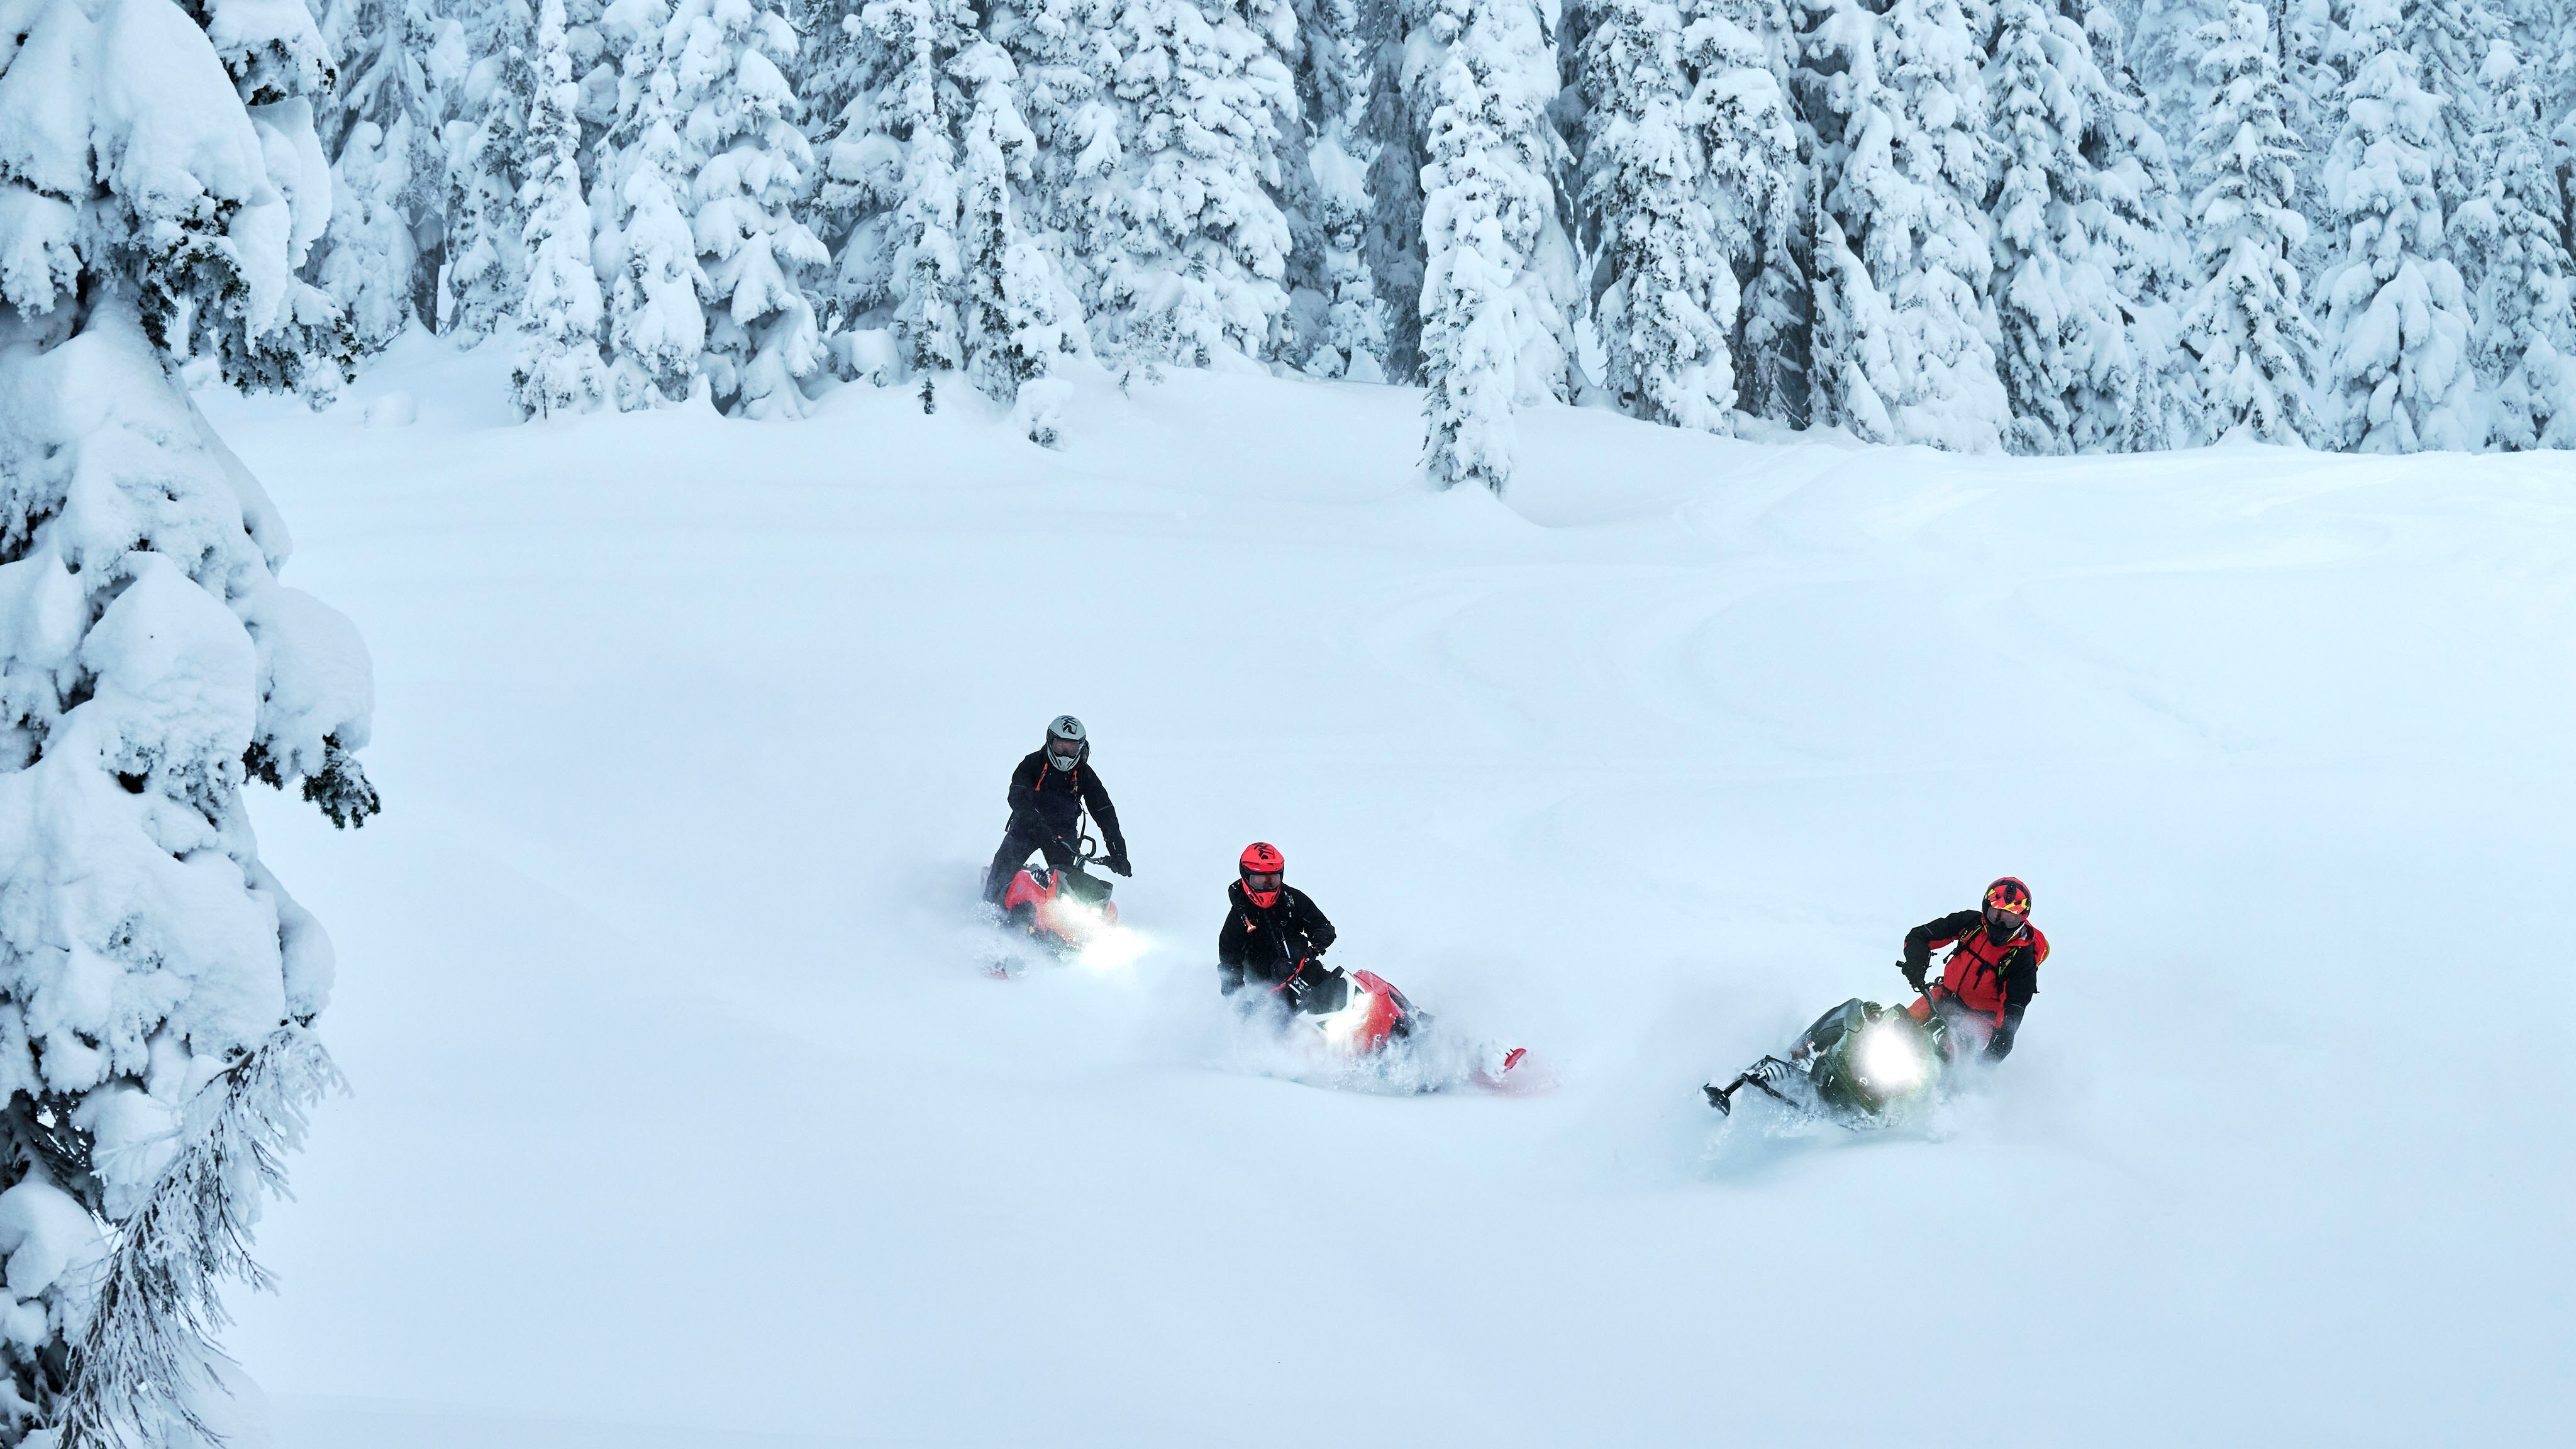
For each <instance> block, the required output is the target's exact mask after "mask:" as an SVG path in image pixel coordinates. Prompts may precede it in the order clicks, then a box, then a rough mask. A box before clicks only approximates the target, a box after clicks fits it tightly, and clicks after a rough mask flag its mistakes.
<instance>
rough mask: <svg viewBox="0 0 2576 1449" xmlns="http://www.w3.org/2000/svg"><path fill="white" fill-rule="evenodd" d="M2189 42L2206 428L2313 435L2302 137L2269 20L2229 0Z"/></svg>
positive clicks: (2192, 335)
mask: <svg viewBox="0 0 2576 1449" xmlns="http://www.w3.org/2000/svg"><path fill="white" fill-rule="evenodd" d="M2195 43H2196V44H2197V45H2198V46H2199V49H2200V62H2199V65H2200V73H2201V78H2202V92H2201V96H2202V99H2201V103H2200V105H2199V107H2198V108H2197V109H2198V111H2199V114H2200V116H2201V126H2200V132H2199V135H2198V137H2197V139H2196V141H2195V143H2194V144H2195V149H2196V151H2197V153H2198V155H2199V156H2200V158H2201V159H2200V166H2199V170H2198V172H2197V173H2196V175H2195V176H2194V178H2193V179H2194V180H2195V181H2197V182H2198V183H2199V184H2200V192H2199V195H2198V196H2197V198H2196V199H2195V200H2194V201H2193V203H2192V254H2193V256H2194V257H2195V259H2196V260H2197V262H2198V265H2199V269H2200V275H2201V278H2202V281H2201V283H2200V286H2199V288H2198V289H2197V291H2196V292H2195V293H2194V294H2193V296H2192V298H2191V300H2190V302H2189V304H2188V305H2187V306H2186V307H2185V308H2184V312H2183V322H2182V325H2183V345H2184V347H2186V348H2187V349H2188V350H2189V351H2190V352H2191V354H2192V355H2193V356H2194V357H2195V358H2196V359H2197V360H2198V363H2199V368H2200V374H2201V387H2202V396H2203V408H2204V422H2203V428H2204V430H2205V431H2206V432H2207V433H2208V435H2209V436H2211V437H2220V436H2224V435H2226V434H2228V433H2230V432H2232V431H2234V430H2236V429H2239V428H2242V429H2245V430H2246V431H2247V432H2248V433H2250V434H2251V436H2253V437H2255V438H2257V439H2259V440H2261V441H2264V442H2270V443H2296V442H2301V441H2304V440H2306V439H2309V438H2315V437H2319V436H2320V435H2321V429H2320V426H2319V424H2318V421H2317V418H2316V415H2315V413H2314V412H2313V411H2312V410H2311V408H2310V406H2309V401H2308V394H2309V390H2310V379H2311V378H2312V377H2313V375H2314V374H2313V372H2312V370H2311V367H2310V363H2309V358H2310V356H2311V355H2312V353H2313V351H2314V349H2315V348H2316V347H2317V345H2318V342H2319V339H2318V336H2317V330H2316V326H2315V324H2314V323H2313V322H2311V321H2310V320H2309V318H2308V313H2307V308H2306V306H2305V305H2304V303H2303V301H2302V287H2301V283H2300V279H2299V273H2298V269H2297V268H2296V267H2295V266H2294V265H2293V264H2292V261H2291V257H2292V256H2293V254H2294V253H2295V252H2296V250H2297V248H2298V246H2299V244H2300V243H2301V242H2302V241H2303V240H2304V239H2305V236H2306V233H2307V218H2305V217H2304V216H2302V215H2300V213H2299V211H2298V208H2297V205H2296V202H2297V191H2298V167H2299V144H2298V137H2297V136H2296V135H2294V134H2293V133H2292V132H2291V130H2290V124H2289V115H2288V112H2289V103H2288V99H2287V97H2286V96H2285V95H2284V94H2283V86H2282V80H2281V60H2280V52H2279V51H2278V49H2276V47H2275V42H2274V38H2273V30H2272V22H2271V17H2270V15H2269V14H2267V13H2266V12H2265V10H2264V7H2263V5H2262V4H2261V3H2260V0H2235V3H2234V6H2233V7H2232V8H2231V9H2230V10H2229V12H2228V14H2227V17H2226V18H2225V19H2223V20H2220V21H2216V22H2213V23H2211V24H2209V25H2207V26H2204V27H2202V29H2201V31H2200V34H2199V35H2198V36H2197V37H2196V38H2195Z"/></svg>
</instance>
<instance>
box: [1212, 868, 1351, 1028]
mask: <svg viewBox="0 0 2576 1449" xmlns="http://www.w3.org/2000/svg"><path fill="white" fill-rule="evenodd" d="M1287 871H1288V860H1287V857H1285V856H1283V855H1281V854H1280V853H1279V848H1278V847H1277V846H1275V845H1272V844H1270V843H1269V842H1267V841H1259V840H1256V841H1254V842H1253V843H1252V844H1250V845H1247V846H1245V847H1244V848H1243V855H1242V858H1241V859H1240V860H1239V861H1237V862H1236V871H1235V876H1236V879H1235V881H1234V883H1233V884H1232V885H1229V886H1227V887H1226V888H1225V900H1226V914H1225V926H1224V928H1223V929H1221V930H1219V931H1218V932H1217V933H1216V962H1217V972H1218V976H1219V979H1220V984H1221V985H1222V986H1223V987H1224V989H1225V994H1226V995H1228V996H1232V995H1234V994H1235V993H1236V992H1238V991H1240V990H1242V989H1243V988H1244V987H1246V986H1258V987H1261V988H1263V989H1264V990H1265V991H1267V992H1269V993H1270V994H1271V995H1273V996H1276V997H1277V998H1278V999H1279V1001H1280V1003H1281V1004H1282V1005H1284V1006H1286V1007H1287V1008H1288V1009H1289V1010H1291V1011H1295V1010H1298V1009H1300V1008H1306V1009H1314V1010H1331V1009H1333V1007H1334V1006H1335V1005H1337V1004H1338V1003H1337V1002H1335V1001H1334V998H1335V997H1337V996H1339V995H1342V994H1343V993H1344V992H1346V991H1347V989H1348V988H1347V986H1346V984H1345V983H1344V982H1343V980H1342V973H1341V972H1339V971H1337V970H1335V969H1333V968H1332V967H1330V966H1327V965H1325V964H1324V948H1325V947H1327V946H1330V945H1332V944H1333V923H1332V922H1330V921H1328V920H1325V919H1324V913H1323V912H1322V911H1319V910H1317V909H1315V902H1314V899H1313V898H1312V897H1310V896H1308V895H1307V894H1306V893H1305V892H1304V891H1301V890H1299V889H1297V888H1296V887H1295V886H1292V885H1290V884H1288V883H1287V881H1286V880H1285V879H1284V877H1285V876H1286V874H1287ZM1336 987H1341V988H1342V990H1341V991H1337V990H1335V989H1334V988H1336Z"/></svg>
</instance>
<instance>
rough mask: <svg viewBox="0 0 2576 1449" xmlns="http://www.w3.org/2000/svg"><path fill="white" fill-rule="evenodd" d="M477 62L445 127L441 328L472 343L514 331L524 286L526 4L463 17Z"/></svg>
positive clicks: (491, 0)
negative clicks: (444, 293)
mask: <svg viewBox="0 0 2576 1449" xmlns="http://www.w3.org/2000/svg"><path fill="white" fill-rule="evenodd" d="M465 20H466V24H465V35H466V47H467V50H468V52H469V53H471V54H472V55H473V56H474V62H473V65H472V66H471V68H469V69H468V70H467V72H466V74H465V78H464V80H462V81H461V82H459V83H458V86H457V101H456V109H455V116H456V118H455V119H454V120H451V121H450V122H449V123H448V125H447V134H446V141H447V205H446V212H447V283H446V291H447V297H446V299H445V301H444V306H445V308H446V312H447V320H446V325H445V327H444V328H443V329H442V330H444V331H448V332H452V333H454V334H455V335H456V336H457V338H458V340H459V341H461V342H462V343H464V344H466V345H469V346H470V345H472V344H473V343H475V342H478V341H480V340H482V339H483V338H485V337H489V336H491V335H492V334H493V333H494V332H496V331H500V330H503V329H505V328H507V327H509V326H510V325H511V323H512V320H513V319H515V318H516V317H517V316H518V314H519V302H520V298H521V296H522V294H523V293H524V292H525V291H526V290H527V284H528V256H527V240H526V238H527V231H528V217H527V212H526V210H525V207H524V198H525V196H526V192H527V180H528V143H527V127H528V104H529V101H530V99H531V98H532V96H533V94H534V92H535V90H536V78H535V77H536V72H535V70H534V68H533V66H532V64H531V62H530V57H529V47H530V45H531V44H532V42H533V41H534V38H535V28H536V25H535V18H534V16H533V15H532V14H531V12H530V11H529V9H528V6H527V3H526V0H474V3H473V4H472V6H471V8H470V9H469V10H468V11H467V13H466V16H465Z"/></svg>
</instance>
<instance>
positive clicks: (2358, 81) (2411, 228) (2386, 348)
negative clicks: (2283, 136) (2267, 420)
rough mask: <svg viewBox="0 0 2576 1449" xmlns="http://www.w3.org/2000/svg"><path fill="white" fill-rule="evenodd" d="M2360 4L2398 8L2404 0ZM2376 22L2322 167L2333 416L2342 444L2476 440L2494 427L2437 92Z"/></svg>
mask: <svg viewBox="0 0 2576 1449" xmlns="http://www.w3.org/2000/svg"><path fill="white" fill-rule="evenodd" d="M2353 3H2354V5H2355V7H2356V9H2360V8H2362V7H2366V6H2383V7H2386V9H2387V10H2392V11H2393V10H2395V9H2396V7H2397V3H2398V0H2353ZM2356 33H2359V32H2358V28H2356ZM2367 33H2368V34H2373V35H2377V36H2379V37H2381V42H2380V43H2381V48H2378V49H2375V50H2366V51H2364V52H2362V53H2360V56H2359V59H2358V60H2357V61H2356V63H2355V68H2354V72H2353V76H2352V79H2351V80H2350V81H2349V82H2347V83H2346V84H2345V86H2344V88H2343V94H2342V100H2343V117H2344V119H2343V128H2342V131H2341V132H2340V134H2338V135H2337V136H2336V137H2335V141H2334V145H2333V148H2332V150H2330V151H2329V152H2328V153H2327V156H2326V162H2325V167H2324V173H2323V175H2324V182H2325V189H2326V195H2327V198H2328V200H2329V201H2330V202H2331V203H2332V205H2333V206H2334V207H2335V209H2336V212H2337V213H2338V215H2339V216H2340V218H2341V220H2342V224H2343V244H2342V246H2341V247H2340V249H2339V255H2338V257H2337V259H2336V261H2335V262H2334V264H2333V265H2332V266H2331V267H2330V268H2329V269H2328V271H2327V272H2326V274H2325V276H2324V278H2323V279H2322V284H2321V291H2322V296H2323V300H2324V303H2325V309H2326V321H2325V328H2324V331H2325V358H2324V366H2323V369H2322V376H2321V377H2320V378H2319V386H2320V389H2321V391H2322V392H2323V394H2324V395H2325V396H2326V397H2327V398H2329V399H2331V403H2330V405H2329V406H2328V408H2327V410H2326V411H2327V416H2326V423H2327V426H2328V427H2329V428H2330V429H2331V430H2332V434H2331V435H2332V436H2333V438H2334V439H2335V441H2336V442H2337V443H2338V444H2339V445H2340V446H2343V447H2348V448H2354V449H2359V450H2362V451H2367V452H2402V453H2411V452H2414V451H2416V450H2418V449H2422V448H2473V447H2476V446H2478V445H2479V444H2480V443H2481V442H2483V441H2484V438H2485V428H2484V426H2483V420H2482V419H2481V418H2480V417H2479V415H2478V400H2477V395H2476V394H2477V389H2476V373H2475V371H2474V370H2473V369H2472V368H2471V367H2470V366H2469V358H2468V345H2469V329H2470V320H2471V319H2470V316H2469V311H2468V301H2467V298H2466V296H2465V295H2464V292H2463V287H2462V284H2461V279H2460V273H2459V269H2458V268H2457V267H2455V266H2453V265H2452V263H2451V261H2450V260H2449V257H2448V254H2447V252H2448V249H2447V245H2446V239H2445V235H2444V230H2443V223H2444V213H2443V207H2442V198H2441V193H2440V187H2439V183H2438V180H2437V174H2438V170H2439V159H2440V153H2441V151H2442V149H2443V144H2444V143H2443V132H2442V127H2441V123H2440V119H2441V110H2442V98H2440V97H2438V96H2435V95H2431V94H2429V93H2427V92H2426V91H2425V90H2424V89H2423V88H2422V87H2421V86H2419V85H2418V84H2416V79H2415V76H2416V70H2417V66H2418V61H2417V59H2416V57H2415V56H2414V55H2412V54H2411V53H2409V52H2408V51H2406V50H2405V49H2402V48H2401V47H2400V44H2399V27H2398V26H2396V25H2395V24H2388V25H2384V26H2381V27H2378V28H2377V29H2375V30H2371V31H2369V32H2367ZM2360 43H2361V42H2358V41H2357V42H2356V44H2360Z"/></svg>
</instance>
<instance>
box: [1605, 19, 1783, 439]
mask: <svg viewBox="0 0 2576 1449" xmlns="http://www.w3.org/2000/svg"><path fill="white" fill-rule="evenodd" d="M1592 21H1593V23H1592V26H1591V28H1590V30H1589V31H1588V32H1587V33H1586V34H1585V36H1584V38H1583V51H1582V71H1583V94H1584V100H1585V103H1586V106H1585V112H1584V145H1583V163H1584V170H1585V176H1584V184H1583V202H1584V206H1585V208H1586V210H1587V211H1588V213H1589V217H1588V221H1589V227H1588V228H1587V229H1588V230H1589V231H1590V233H1591V234H1592V236H1593V238H1594V241H1593V245H1594V247H1595V248H1596V249H1597V254H1598V256H1599V258H1600V261H1599V280H1598V282H1597V283H1596V287H1597V289H1598V292H1599V295H1598V297H1597V299H1596V300H1595V302H1594V304H1593V309H1594V322H1595V325H1596V326H1597V327H1598V329H1599V333H1600V339H1601V348H1602V356H1603V361H1604V377H1603V379H1602V381H1603V382H1604V384H1605V385H1606V386H1607V387H1608V388H1609V389H1610V392H1611V394H1612V395H1613V396H1614V397H1616V398H1617V399H1618V400H1619V405H1620V406H1621V408H1623V409H1624V410H1626V411H1627V412H1629V413H1631V414H1632V415H1634V416H1637V417H1641V418H1645V419H1648V420H1650V421H1653V422H1659V423H1667V424H1671V425H1675V426H1679V427H1685V428H1698V429H1703V430H1706V431H1711V432H1715V431H1721V430H1723V429H1724V428H1725V427H1726V423H1727V414H1728V412H1729V410H1730V409H1732V408H1733V407H1734V406H1735V364H1734V357H1733V353H1732V349H1731V348H1730V346H1729V345H1728V343H1729V337H1730V334H1732V333H1733V331H1734V330H1735V326H1736V313H1737V309H1738V307H1739V305H1740V303H1741V300H1742V298H1741V294H1740V293H1739V291H1738V289H1737V284H1736V280H1735V268H1734V264H1733V262H1732V260H1731V259H1730V258H1729V257H1728V255H1727V254H1726V250H1725V242H1726V240H1727V239H1726V238H1722V237H1721V236H1720V235H1719V233H1718V226H1717V219H1716V217H1715V216H1714V215H1713V214H1712V212H1711V209H1710V207H1709V206H1708V204H1707V192H1708V191H1710V190H1712V189H1715V188H1711V187H1708V186H1707V185H1706V179H1707V170H1708V166H1707V162H1706V159H1705V158H1704V157H1703V156H1702V154H1701V152H1700V148H1699V144H1698V141H1699V138H1698V136H1697V134H1696V128H1694V127H1693V126H1692V125H1691V124H1690V120H1689V115H1688V107H1689V102H1690V100H1691V98H1692V95H1693V93H1694V91H1695V89H1696V88H1695V87H1694V86H1693V84H1692V78H1691V76H1690V75H1689V73H1688V72H1687V70H1686V69H1685V67H1684V65H1683V60H1682V13H1681V7H1680V5H1679V4H1678V3H1676V0H1601V3H1600V4H1598V5H1597V6H1595V7H1594V9H1593V12H1592ZM1763 78H1764V79H1765V80H1768V79H1769V77H1768V74H1767V73H1765V74H1764V76H1763ZM1749 242H1750V238H1749V237H1745V238H1743V242H1742V244H1744V245H1746V246H1747V248H1748V249H1749Z"/></svg>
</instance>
